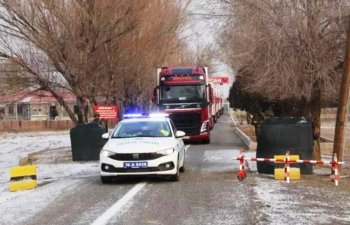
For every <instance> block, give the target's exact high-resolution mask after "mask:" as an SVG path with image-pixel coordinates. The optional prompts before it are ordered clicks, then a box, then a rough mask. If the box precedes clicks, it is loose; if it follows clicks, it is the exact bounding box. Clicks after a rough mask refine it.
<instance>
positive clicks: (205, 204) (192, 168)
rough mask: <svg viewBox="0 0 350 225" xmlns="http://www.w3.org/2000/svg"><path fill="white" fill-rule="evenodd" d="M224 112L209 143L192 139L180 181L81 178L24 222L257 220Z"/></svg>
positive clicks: (235, 140) (249, 186)
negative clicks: (105, 182)
mask: <svg viewBox="0 0 350 225" xmlns="http://www.w3.org/2000/svg"><path fill="white" fill-rule="evenodd" d="M233 130H234V127H233V123H232V121H231V120H230V118H229V117H227V116H222V117H221V118H220V119H219V121H218V122H217V123H216V125H215V127H214V129H213V130H212V142H211V144H209V145H202V144H191V145H190V146H189V147H188V148H187V151H186V164H185V168H186V170H185V172H184V173H182V174H181V177H180V181H178V182H169V181H164V180H160V179H154V178H153V179H151V178H148V179H142V178H136V179H135V178H133V179H122V180H118V181H116V182H115V183H113V184H108V185H103V184H101V182H100V178H99V176H92V177H87V178H81V179H80V180H79V182H78V183H77V184H76V185H74V187H70V188H69V189H67V190H64V191H63V192H62V193H60V197H59V198H58V199H56V201H55V202H54V204H51V205H49V206H48V207H47V208H46V209H44V210H42V211H41V212H39V213H38V214H36V215H35V216H34V217H33V218H31V219H29V220H27V221H25V224H33V225H34V224H35V225H38V224H128V225H133V224H135V225H136V224H159V225H163V224H169V225H171V224H174V225H175V224H184V225H185V224H203V225H204V224H257V223H258V221H259V220H260V219H261V217H262V215H260V214H259V213H255V212H259V210H256V209H257V207H259V204H258V203H256V201H254V199H253V198H254V193H253V192H254V190H253V188H252V186H253V183H254V180H253V179H249V178H247V179H246V180H245V182H239V181H237V179H236V171H237V168H238V164H237V162H235V161H234V160H233V157H234V156H237V154H238V152H239V149H240V148H242V147H244V146H243V143H242V142H241V140H240V139H239V138H238V137H237V136H236V134H235V133H234V131H233Z"/></svg>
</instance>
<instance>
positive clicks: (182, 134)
mask: <svg viewBox="0 0 350 225" xmlns="http://www.w3.org/2000/svg"><path fill="white" fill-rule="evenodd" d="M185 135H186V133H185V132H183V131H181V130H178V131H176V134H175V136H176V137H177V138H181V137H184V136H185Z"/></svg>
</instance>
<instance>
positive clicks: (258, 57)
mask: <svg viewBox="0 0 350 225" xmlns="http://www.w3.org/2000/svg"><path fill="white" fill-rule="evenodd" d="M227 3H228V5H229V6H231V7H230V14H231V15H232V19H231V20H230V21H229V23H228V24H227V26H226V29H225V31H224V32H223V34H222V36H221V37H222V40H223V41H222V43H221V47H222V49H225V50H226V59H227V61H228V62H229V64H230V65H231V66H232V68H234V70H235V71H238V70H239V69H242V68H244V70H245V71H246V72H245V73H244V74H246V75H247V76H242V77H241V78H240V79H242V80H241V82H242V83H244V85H243V89H244V90H245V91H246V92H248V93H256V94H259V95H261V96H262V97H263V98H266V99H267V100H269V101H272V102H274V101H283V102H285V101H288V102H290V103H291V104H293V105H295V103H296V102H298V103H299V104H298V105H299V108H300V109H302V110H303V112H302V115H303V116H307V117H309V118H311V119H312V121H313V127H314V138H315V145H314V153H315V157H316V158H320V148H319V138H320V113H321V104H322V103H324V102H327V101H328V102H329V101H334V99H335V98H336V97H337V96H336V94H337V89H338V88H337V87H338V86H339V82H340V77H341V73H340V68H341V67H342V63H343V57H344V53H343V48H344V41H345V31H346V29H345V27H346V21H345V17H344V15H347V12H346V11H344V9H346V4H345V2H344V1H318V0H311V1H310V0H298V1H293V0H283V1H282V0H264V1H259V2H257V1H252V0H242V1H234V0H233V1H227ZM295 114H300V110H292V111H291V112H290V115H295Z"/></svg>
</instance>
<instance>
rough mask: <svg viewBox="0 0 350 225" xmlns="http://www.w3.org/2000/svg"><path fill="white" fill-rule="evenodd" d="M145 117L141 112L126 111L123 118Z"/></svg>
mask: <svg viewBox="0 0 350 225" xmlns="http://www.w3.org/2000/svg"><path fill="white" fill-rule="evenodd" d="M142 117H145V116H144V115H142V114H141V113H128V114H124V115H123V118H124V119H128V118H142Z"/></svg>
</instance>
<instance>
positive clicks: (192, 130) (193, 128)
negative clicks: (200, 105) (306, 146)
mask: <svg viewBox="0 0 350 225" xmlns="http://www.w3.org/2000/svg"><path fill="white" fill-rule="evenodd" d="M170 118H171V119H172V121H173V122H174V124H175V126H176V129H177V130H181V131H184V132H185V133H186V135H197V134H199V131H200V128H201V125H202V123H201V113H200V112H185V113H182V112H181V113H171V114H170Z"/></svg>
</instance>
